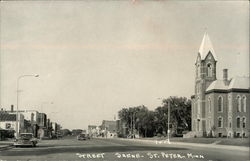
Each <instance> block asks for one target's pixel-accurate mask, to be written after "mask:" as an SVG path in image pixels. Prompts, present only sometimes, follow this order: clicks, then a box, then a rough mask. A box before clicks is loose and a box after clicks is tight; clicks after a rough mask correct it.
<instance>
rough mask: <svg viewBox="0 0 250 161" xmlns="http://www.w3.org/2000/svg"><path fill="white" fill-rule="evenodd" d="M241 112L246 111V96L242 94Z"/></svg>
mask: <svg viewBox="0 0 250 161" xmlns="http://www.w3.org/2000/svg"><path fill="white" fill-rule="evenodd" d="M242 100H243V112H247V98H246V96H243V98H242Z"/></svg>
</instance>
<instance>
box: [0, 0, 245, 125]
mask: <svg viewBox="0 0 250 161" xmlns="http://www.w3.org/2000/svg"><path fill="white" fill-rule="evenodd" d="M0 5H1V11H0V12H1V15H0V16H1V17H0V20H1V28H0V29H1V30H0V34H1V36H0V41H1V42H0V45H1V48H0V49H1V50H0V51H1V53H0V54H1V68H0V69H1V93H0V94H1V107H2V108H5V109H10V105H11V104H14V105H15V106H16V81H17V77H18V76H20V75H23V74H39V77H38V78H33V77H25V78H22V79H21V80H20V89H21V90H22V92H21V93H20V102H19V107H20V109H27V110H31V109H34V110H38V111H43V112H45V113H47V114H48V116H49V117H50V118H51V119H52V121H57V122H59V123H61V124H62V126H63V127H64V128H70V129H73V128H86V127H87V125H89V124H96V125H100V124H101V121H102V120H103V119H109V120H112V119H114V115H115V114H117V112H118V111H119V110H120V109H121V108H123V107H129V106H138V105H142V104H144V105H145V106H147V107H148V108H149V109H152V110H153V109H154V108H156V107H157V106H159V105H160V104H161V100H159V99H158V98H167V97H169V96H185V97H188V98H190V96H191V95H192V94H193V92H194V76H195V74H194V71H195V70H194V69H195V66H194V63H195V60H196V57H197V52H198V49H199V47H200V43H201V41H202V37H203V35H204V32H205V28H207V32H208V34H209V36H210V39H211V41H212V44H213V46H214V50H215V52H216V55H217V58H218V63H217V78H218V79H220V78H222V69H223V68H228V69H229V77H233V76H236V75H239V76H249V3H248V2H247V1H245V2H243V1H239V2H236V1H234V2H233V1H232V2H230V1H226V2H225V1H224V2H222V1H221V2H219V1H216V2H215V1H213V2H209V1H179V2H174V1H138V2H137V1H136V2H135V3H133V2H132V1H83V2H82V1H76V2H73V1H61V2H58V1H57V2H55V1H43V2H41V1H40V2H31V1H27V2H25V1H21V2H17V1H12V2H1V3H0ZM50 102H53V104H50ZM42 104H43V105H42ZM42 106H43V108H42Z"/></svg>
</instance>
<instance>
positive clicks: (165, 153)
mask: <svg viewBox="0 0 250 161" xmlns="http://www.w3.org/2000/svg"><path fill="white" fill-rule="evenodd" d="M248 159H249V156H248V152H246V151H242V150H237V149H232V150H228V149H227V150H224V149H216V148H210V147H209V148H201V147H195V146H194V147H193V146H192V147H191V146H189V147H188V146H185V147H183V145H181V144H170V145H169V144H166V143H162V144H156V143H153V142H139V141H129V140H118V139H91V140H87V141H78V140H76V139H75V138H67V139H61V140H43V141H41V142H40V143H39V145H38V147H36V148H29V147H25V148H24V147H23V148H21V147H20V148H12V149H9V150H4V151H1V152H0V160H60V161H66V160H79V161H80V160H82V161H99V160H101V161H125V160H132V161H133V160H134V161H135V160H138V161H147V160H155V161H160V160H175V161H177V160H178V161H179V160H180V161H181V160H187V161H193V160H196V161H197V160H201V161H246V160H248Z"/></svg>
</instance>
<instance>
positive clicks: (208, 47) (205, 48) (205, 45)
mask: <svg viewBox="0 0 250 161" xmlns="http://www.w3.org/2000/svg"><path fill="white" fill-rule="evenodd" d="M209 52H210V53H211V54H212V55H213V57H214V60H215V61H217V57H216V55H215V52H214V49H213V45H212V43H211V41H210V38H209V36H208V34H207V32H205V34H204V36H203V39H202V42H201V46H200V49H199V54H200V56H201V60H205V58H206V57H207V55H208V54H209Z"/></svg>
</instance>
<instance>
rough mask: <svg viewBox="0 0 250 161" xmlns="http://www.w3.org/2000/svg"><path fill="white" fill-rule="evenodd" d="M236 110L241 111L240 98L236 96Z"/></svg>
mask: <svg viewBox="0 0 250 161" xmlns="http://www.w3.org/2000/svg"><path fill="white" fill-rule="evenodd" d="M237 112H241V98H240V96H237Z"/></svg>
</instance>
